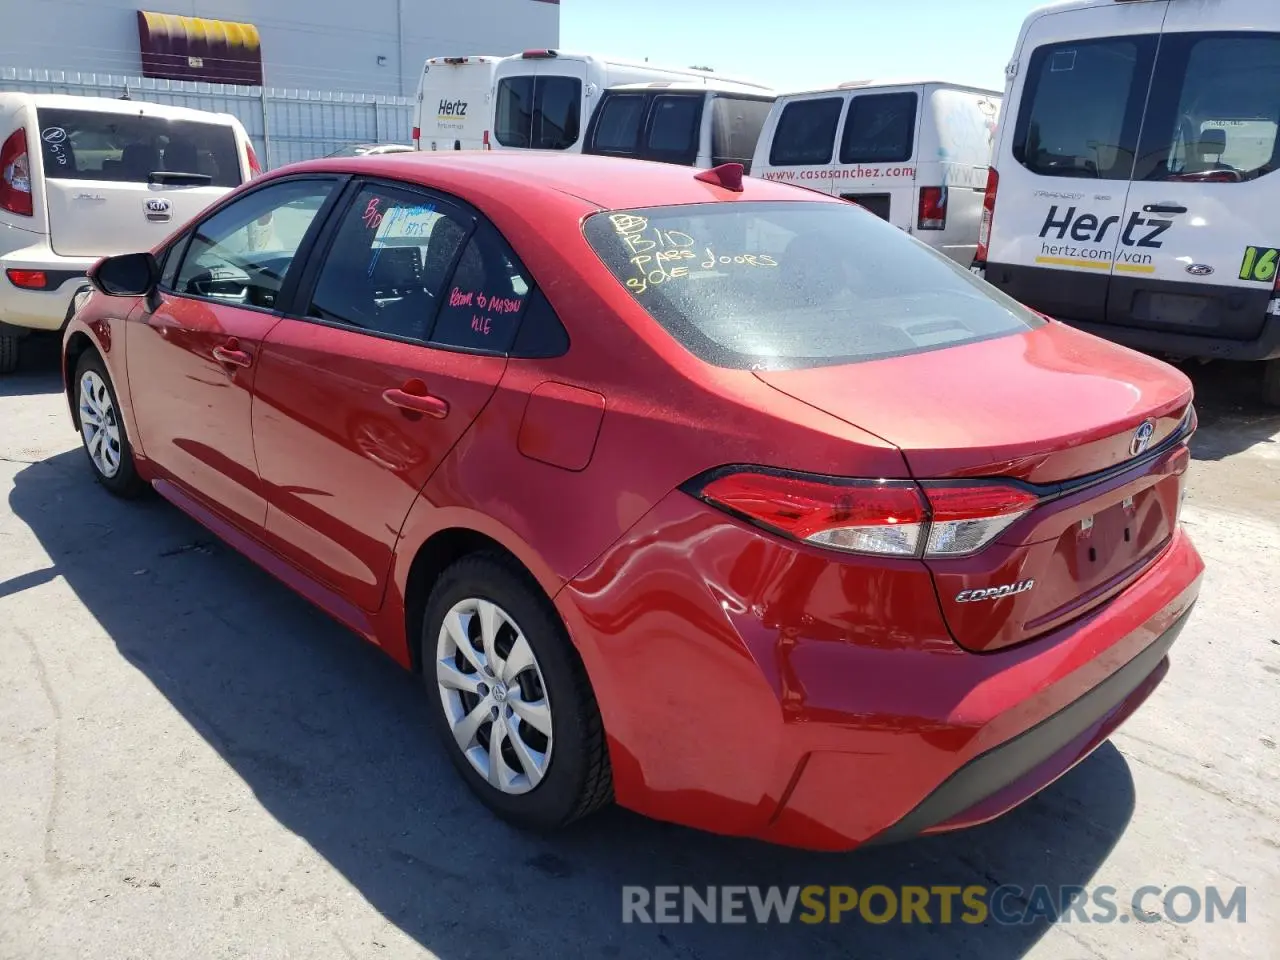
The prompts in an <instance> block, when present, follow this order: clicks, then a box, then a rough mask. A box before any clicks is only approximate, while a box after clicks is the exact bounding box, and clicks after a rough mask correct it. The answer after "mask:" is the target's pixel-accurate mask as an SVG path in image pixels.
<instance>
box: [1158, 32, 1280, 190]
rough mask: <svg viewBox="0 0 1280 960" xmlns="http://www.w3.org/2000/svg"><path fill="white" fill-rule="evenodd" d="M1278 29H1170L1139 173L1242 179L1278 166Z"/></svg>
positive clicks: (1162, 51)
mask: <svg viewBox="0 0 1280 960" xmlns="http://www.w3.org/2000/svg"><path fill="white" fill-rule="evenodd" d="M1277 90H1280V34H1264V33H1250V34H1168V35H1166V36H1165V37H1164V39H1163V41H1162V42H1161V45H1160V56H1159V61H1158V62H1157V64H1156V73H1155V81H1154V82H1153V83H1152V87H1151V103H1150V105H1149V106H1148V107H1147V118H1146V122H1145V123H1144V125H1143V133H1142V149H1141V151H1140V153H1139V157H1138V165H1137V169H1136V170H1135V172H1134V179H1135V180H1156V181H1160V180H1164V181H1182V182H1191V183H1196V182H1201V183H1204V182H1208V183H1240V182H1243V181H1246V180H1254V179H1256V178H1258V177H1260V176H1264V175H1265V174H1268V173H1271V172H1272V171H1273V170H1275V169H1276V165H1277V160H1278V159H1280V158H1278V157H1277V153H1278V151H1277V131H1278V130H1280V97H1278V96H1277V94H1276V91H1277Z"/></svg>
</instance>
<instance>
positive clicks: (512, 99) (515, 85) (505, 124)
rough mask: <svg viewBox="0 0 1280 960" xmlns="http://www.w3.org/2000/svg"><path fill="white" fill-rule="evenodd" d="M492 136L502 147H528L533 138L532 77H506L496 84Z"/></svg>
mask: <svg viewBox="0 0 1280 960" xmlns="http://www.w3.org/2000/svg"><path fill="white" fill-rule="evenodd" d="M493 133H494V136H495V137H497V138H498V142H499V143H500V144H502V145H503V146H504V147H528V146H529V145H530V142H529V141H530V138H531V137H532V136H533V77H531V76H529V77H506V78H504V79H503V80H502V81H500V82H499V83H498V101H497V106H496V108H495V118H494V124H493Z"/></svg>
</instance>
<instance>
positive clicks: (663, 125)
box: [649, 95, 702, 163]
mask: <svg viewBox="0 0 1280 960" xmlns="http://www.w3.org/2000/svg"><path fill="white" fill-rule="evenodd" d="M701 119H702V97H701V96H700V95H699V96H696V97H671V96H667V97H657V98H656V99H655V100H654V102H653V121H652V123H651V124H650V125H649V151H650V152H651V153H654V154H661V155H663V156H671V157H673V158H679V159H682V160H687V162H689V163H692V162H693V161H694V160H695V159H696V158H697V155H698V127H699V121H700V120H701Z"/></svg>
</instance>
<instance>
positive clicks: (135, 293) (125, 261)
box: [89, 253, 160, 297]
mask: <svg viewBox="0 0 1280 960" xmlns="http://www.w3.org/2000/svg"><path fill="white" fill-rule="evenodd" d="M159 280H160V265H159V264H158V263H156V258H155V257H153V256H152V255H151V254H150V253H124V254H121V255H120V256H118V257H107V258H106V259H105V260H99V261H98V263H97V264H96V265H95V266H94V267H93V269H91V270H90V271H89V282H90V283H92V284H93V285H94V287H95V288H96V289H98V290H101V291H102V292H103V293H105V294H106V295H107V296H109V297H145V296H147V295H149V294H150V293H151V291H152V290H154V289H155V288H156V284H157V283H158V282H159Z"/></svg>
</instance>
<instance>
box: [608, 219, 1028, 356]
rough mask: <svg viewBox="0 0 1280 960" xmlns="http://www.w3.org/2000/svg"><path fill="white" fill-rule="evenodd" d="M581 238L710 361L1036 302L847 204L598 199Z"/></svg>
mask: <svg viewBox="0 0 1280 960" xmlns="http://www.w3.org/2000/svg"><path fill="white" fill-rule="evenodd" d="M585 232H586V237H587V240H588V242H589V243H590V244H591V246H592V247H593V248H594V250H595V251H596V253H597V254H598V255H599V256H600V258H601V260H603V261H604V263H605V265H606V266H607V267H608V268H609V269H610V271H612V273H613V274H614V276H615V277H616V278H617V279H618V281H619V282H620V283H621V284H623V285H624V286H625V287H626V288H627V290H629V291H630V293H631V295H632V296H633V297H634V298H635V300H636V301H637V302H638V303H639V304H641V305H642V306H643V307H644V308H645V309H646V310H647V311H648V313H649V315H650V316H652V317H653V318H654V320H656V321H657V322H658V323H659V324H661V325H662V326H663V327H664V328H665V329H666V330H667V332H668V333H670V334H671V335H672V336H674V337H675V338H676V339H677V340H679V341H680V343H682V344H683V345H684V346H685V347H686V348H687V349H689V350H690V351H691V352H692V353H694V354H695V355H696V356H698V357H700V358H702V359H703V360H706V361H707V362H709V363H713V364H716V365H717V366H722V367H732V368H737V369H761V370H770V369H794V368H799V367H814V366H826V365H830V364H837V363H850V362H854V361H860V360H872V359H876V358H880V357H890V356H902V355H905V354H912V353H922V352H924V351H926V350H934V349H938V348H942V347H950V346H956V345H958V344H963V343H972V342H975V341H978V340H986V339H990V338H992V337H999V336H1005V335H1007V334H1011V333H1017V332H1021V331H1024V330H1029V329H1033V328H1035V327H1038V326H1040V325H1042V324H1043V322H1044V321H1043V320H1041V319H1040V318H1039V317H1038V316H1036V315H1035V314H1033V313H1031V312H1030V311H1028V310H1027V309H1026V308H1024V307H1022V306H1020V305H1019V304H1018V303H1016V302H1015V301H1014V300H1011V299H1009V298H1008V297H1006V296H1004V294H1002V293H1000V292H999V291H997V290H995V289H994V288H993V287H990V286H988V285H987V284H986V283H984V282H983V281H981V280H978V279H977V278H975V277H974V276H972V275H971V274H970V273H969V272H968V271H967V270H965V269H964V268H962V267H960V266H959V265H958V264H956V263H954V262H953V261H951V260H950V259H948V258H946V257H944V256H942V255H941V254H938V253H935V252H933V251H932V250H930V249H929V248H927V247H925V246H924V245H923V244H921V243H919V242H917V241H915V240H913V239H911V238H910V237H908V236H906V235H904V234H903V233H902V232H901V231H900V230H898V229H897V228H896V227H893V226H891V225H889V224H887V223H885V222H884V221H882V220H880V219H879V218H877V217H875V216H873V215H871V214H869V213H867V212H866V211H864V210H859V209H858V208H857V207H856V206H853V205H852V204H841V203H819V202H771V203H751V202H746V203H732V204H729V203H722V204H715V203H709V204H694V205H690V206H678V207H657V208H650V209H642V210H624V211H617V212H612V213H598V214H595V215H594V216H592V217H590V218H588V220H587V222H586V225H585Z"/></svg>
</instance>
